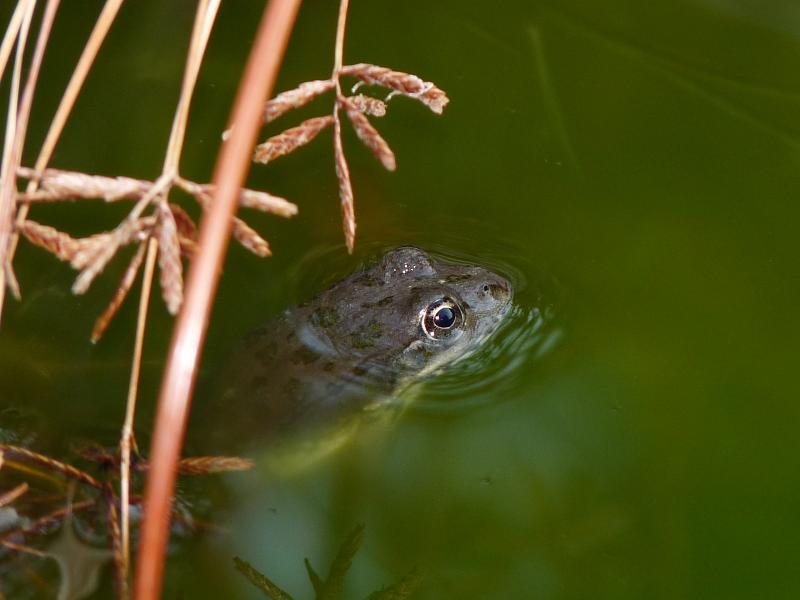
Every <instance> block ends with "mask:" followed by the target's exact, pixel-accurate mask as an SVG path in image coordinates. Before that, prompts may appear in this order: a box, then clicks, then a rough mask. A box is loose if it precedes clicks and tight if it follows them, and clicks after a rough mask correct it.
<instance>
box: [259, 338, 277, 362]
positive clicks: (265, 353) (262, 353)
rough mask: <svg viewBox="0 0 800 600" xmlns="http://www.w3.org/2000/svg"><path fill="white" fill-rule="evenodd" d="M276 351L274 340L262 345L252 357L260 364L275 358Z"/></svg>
mask: <svg viewBox="0 0 800 600" xmlns="http://www.w3.org/2000/svg"><path fill="white" fill-rule="evenodd" d="M277 351H278V345H277V344H276V343H275V342H274V340H271V341H268V342H267V343H265V344H263V345H262V346H261V347H260V348H259V349H258V350H255V351H254V352H253V356H254V357H255V358H256V359H257V360H259V361H260V362H267V361H269V360H272V359H273V358H275V355H276V354H277Z"/></svg>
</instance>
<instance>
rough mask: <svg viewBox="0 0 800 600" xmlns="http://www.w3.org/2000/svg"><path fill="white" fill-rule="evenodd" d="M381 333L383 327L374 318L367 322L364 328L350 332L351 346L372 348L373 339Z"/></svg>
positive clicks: (377, 337) (373, 344)
mask: <svg viewBox="0 0 800 600" xmlns="http://www.w3.org/2000/svg"><path fill="white" fill-rule="evenodd" d="M382 335H383V328H382V327H381V324H380V323H378V322H377V321H375V320H372V321H370V322H369V323H368V324H367V327H366V329H362V330H360V331H355V332H353V333H351V334H350V345H351V346H352V347H353V348H357V349H359V348H372V347H374V346H375V340H377V339H379V338H380V337H381V336H382Z"/></svg>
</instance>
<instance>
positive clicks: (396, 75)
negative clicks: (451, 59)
mask: <svg viewBox="0 0 800 600" xmlns="http://www.w3.org/2000/svg"><path fill="white" fill-rule="evenodd" d="M347 8H348V0H341V2H340V4H339V20H338V23H337V29H336V44H335V47H334V65H333V72H332V74H331V77H330V79H317V80H312V81H307V82H305V83H301V84H300V85H299V86H297V87H296V88H293V89H290V90H287V91H285V92H281V93H280V94H278V95H277V96H275V97H274V98H273V99H272V100H269V101H268V102H267V103H266V105H265V107H264V117H263V121H264V123H265V124H267V123H271V122H272V121H274V120H275V119H277V118H278V117H281V116H283V115H284V114H286V113H288V112H289V111H291V110H294V109H296V108H300V107H302V106H305V105H306V104H308V103H309V102H311V101H312V100H314V99H315V98H317V97H318V96H320V95H322V94H324V93H326V92H328V91H331V90H333V91H334V92H335V97H334V101H333V114H332V115H331V116H321V117H314V118H311V119H307V120H305V121H303V122H302V123H300V125H297V126H295V127H291V128H289V129H286V130H284V131H282V132H281V133H278V134H276V135H273V136H271V137H270V138H268V139H267V140H266V141H265V142H264V143H262V144H260V145H258V146H256V150H255V152H254V154H253V161H254V162H257V163H262V164H267V163H269V162H271V161H273V160H274V159H276V158H278V157H279V156H284V155H286V154H290V153H291V152H294V151H295V150H297V149H298V148H300V147H301V146H304V145H306V144H308V143H309V142H311V141H312V140H313V139H314V138H315V137H317V135H318V134H319V133H320V132H321V131H322V130H323V129H325V128H327V127H328V126H330V125H331V124H332V125H333V138H334V139H333V157H334V168H335V170H336V178H337V181H338V184H339V202H340V205H341V210H342V229H343V231H344V238H345V245H346V246H347V250H348V252H350V253H352V252H353V248H354V246H355V236H356V218H355V207H354V197H353V185H352V183H351V180H350V169H349V168H348V166H347V159H346V157H345V153H344V147H343V144H342V127H341V123H340V120H339V109H340V108H342V109H344V110H345V112H346V113H347V117H348V119H349V121H350V123H351V124H352V126H353V129H354V130H355V132H356V135H358V138H359V139H360V140H361V142H362V143H363V144H364V145H365V146H367V148H369V149H370V151H371V152H372V153H373V154H374V155H375V157H376V158H377V159H378V160H379V161H380V162H381V164H382V165H383V166H384V168H385V169H386V170H388V171H394V170H395V169H396V168H397V161H396V159H395V155H394V152H392V149H391V147H390V146H389V144H388V143H387V142H386V140H385V139H384V138H383V137H382V136H381V134H380V133H378V130H377V129H376V128H375V127H374V126H373V125H372V123H370V121H369V119H368V118H367V116H373V117H382V116H384V115H385V114H386V109H387V102H388V101H389V100H390V99H391V98H392V97H394V96H396V95H403V96H407V97H409V98H413V99H415V100H417V101H419V102H421V103H422V104H424V105H425V106H427V107H428V108H429V109H431V110H432V111H433V112H434V113H436V114H442V112H443V111H444V108H445V107H446V106H447V104H448V102H449V101H450V100H449V98H448V97H447V94H445V93H444V91H442V90H441V89H440V88H438V87H437V86H436V85H435V84H433V83H431V82H430V81H424V80H423V79H421V78H420V77H418V76H417V75H414V74H411V73H404V72H402V71H395V70H393V69H389V68H387V67H381V66H378V65H373V64H369V63H358V64H354V65H347V66H343V65H342V55H343V49H344V31H345V23H346V19H347ZM343 76H347V77H355V78H356V79H358V80H359V84H358V85H363V84H366V85H370V86H378V87H382V88H385V89H386V90H388V91H389V94H388V96H387V97H386V98H385V100H380V99H378V98H373V97H370V96H365V95H363V94H357V95H354V96H344V95H343V93H342V89H341V82H340V79H341V77H343ZM229 132H230V131H228V132H226V133H225V134H224V135H223V138H225V137H226V136H227V135H228V134H229Z"/></svg>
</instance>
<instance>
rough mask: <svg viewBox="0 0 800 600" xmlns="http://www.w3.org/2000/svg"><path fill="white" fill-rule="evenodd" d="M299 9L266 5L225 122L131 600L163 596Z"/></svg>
mask: <svg viewBox="0 0 800 600" xmlns="http://www.w3.org/2000/svg"><path fill="white" fill-rule="evenodd" d="M299 5H300V0H270V2H269V4H268V5H267V8H266V10H265V12H264V16H263V17H262V20H261V24H260V26H259V30H258V34H257V37H256V40H255V44H254V46H253V49H252V50H251V52H250V57H249V58H248V61H247V66H246V67H245V72H244V76H243V78H242V82H241V84H240V86H239V92H238V94H237V97H236V102H235V104H234V108H233V112H232V117H231V120H230V122H229V129H231V136H230V138H229V139H228V140H227V141H226V142H225V144H224V145H223V147H222V151H221V153H220V155H219V158H218V159H217V164H216V167H215V170H214V177H213V183H214V199H213V202H212V203H211V205H210V207H209V209H208V210H207V211H206V212H205V214H204V215H203V219H202V221H201V223H200V236H199V242H198V248H199V249H198V252H197V254H196V256H195V257H194V259H193V260H192V263H191V267H190V270H189V277H188V282H187V291H186V298H185V301H184V304H183V307H182V309H181V312H180V314H179V316H178V321H177V323H176V326H175V332H174V334H173V338H172V342H171V345H170V352H169V357H168V359H167V366H166V370H165V374H164V380H163V381H162V384H161V393H160V396H159V401H158V412H157V414H156V423H155V431H154V433H153V442H152V445H151V447H150V457H151V460H152V464H151V469H150V473H149V477H148V478H147V484H146V488H145V498H144V514H145V519H144V523H143V527H142V537H141V540H140V542H139V548H138V553H137V565H136V576H135V579H134V598H136V600H154V599H156V598H158V597H159V595H160V592H161V582H162V578H163V571H164V557H165V551H166V544H167V538H168V535H169V521H170V514H171V503H172V495H173V492H174V489H175V476H176V473H177V465H178V459H179V456H180V450H181V446H182V444H183V435H184V432H185V429H186V420H187V417H188V412H189V404H190V401H191V394H192V391H193V388H194V380H195V376H196V373H197V366H198V363H199V359H200V349H201V346H202V344H203V340H204V338H205V333H206V329H207V327H208V316H209V313H210V311H211V304H212V299H213V297H214V294H215V292H216V289H217V284H218V281H219V275H220V271H221V268H222V261H223V258H224V252H225V248H226V247H227V243H228V240H229V238H230V232H231V218H232V216H233V214H234V212H235V209H236V205H237V199H238V195H239V190H240V189H241V187H242V184H243V182H244V178H245V175H246V174H247V169H248V167H249V163H250V159H251V156H252V152H253V147H254V146H255V142H256V134H257V132H258V128H259V126H260V124H261V116H262V115H261V113H262V110H263V106H264V103H265V102H266V100H267V97H268V96H269V94H270V92H271V91H272V86H273V84H274V82H275V78H276V76H277V72H278V67H279V66H280V62H281V59H282V57H283V52H284V50H285V48H286V44H287V42H288V39H289V33H290V32H291V29H292V25H293V23H294V19H295V15H296V14H297V9H298V8H299Z"/></svg>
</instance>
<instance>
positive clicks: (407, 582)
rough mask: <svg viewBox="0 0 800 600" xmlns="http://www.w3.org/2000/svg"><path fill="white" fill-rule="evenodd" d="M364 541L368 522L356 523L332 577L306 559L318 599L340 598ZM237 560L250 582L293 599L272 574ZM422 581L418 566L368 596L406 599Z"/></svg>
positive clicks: (275, 599) (278, 599)
mask: <svg viewBox="0 0 800 600" xmlns="http://www.w3.org/2000/svg"><path fill="white" fill-rule="evenodd" d="M363 542H364V526H363V525H356V527H355V528H354V529H353V530H352V531H351V532H350V533H349V534H348V535H347V537H346V538H345V539H344V541H343V542H342V545H341V546H340V547H339V551H338V552H337V553H336V556H335V557H334V559H333V562H331V566H330V570H329V572H328V577H327V578H326V579H323V578H322V577H320V576H319V575H318V574H317V572H316V571H315V570H314V568H313V567H312V566H311V563H310V562H309V561H308V559H307V558H306V559H305V566H306V573H308V579H309V580H310V581H311V585H312V586H313V587H314V593H315V598H316V600H339V599H340V598H341V597H342V590H343V589H344V578H345V576H346V575H347V573H348V571H349V570H350V566H351V565H352V564H353V559H354V558H355V556H356V553H357V552H358V550H359V548H360V547H361V544H362V543H363ZM233 563H234V565H235V566H236V568H237V569H238V570H239V572H241V573H242V575H244V576H245V577H246V578H247V579H248V581H250V583H252V584H253V585H254V586H256V587H257V588H258V589H259V590H261V591H262V592H263V593H264V595H266V596H267V597H268V598H271V599H272V600H292V596H291V595H290V594H289V593H288V592H286V591H284V590H282V589H281V588H280V587H279V586H278V585H277V584H276V583H275V582H273V581H272V580H271V579H270V578H269V577H267V576H266V575H264V574H263V573H261V572H260V571H258V570H257V569H256V568H255V567H253V565H251V564H250V563H249V562H247V561H246V560H242V559H241V558H239V557H238V556H236V557H234V559H233ZM419 582H420V575H419V573H418V572H417V571H416V570H413V571H411V572H410V573H408V574H407V575H405V576H404V577H403V578H402V579H400V580H399V581H397V582H396V583H394V584H392V585H390V586H388V587H385V588H382V589H380V590H375V591H374V592H372V593H371V594H370V595H369V596H367V598H366V600H403V598H408V597H409V596H410V595H411V594H412V592H413V591H414V590H415V589H416V588H417V586H418V585H419Z"/></svg>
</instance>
